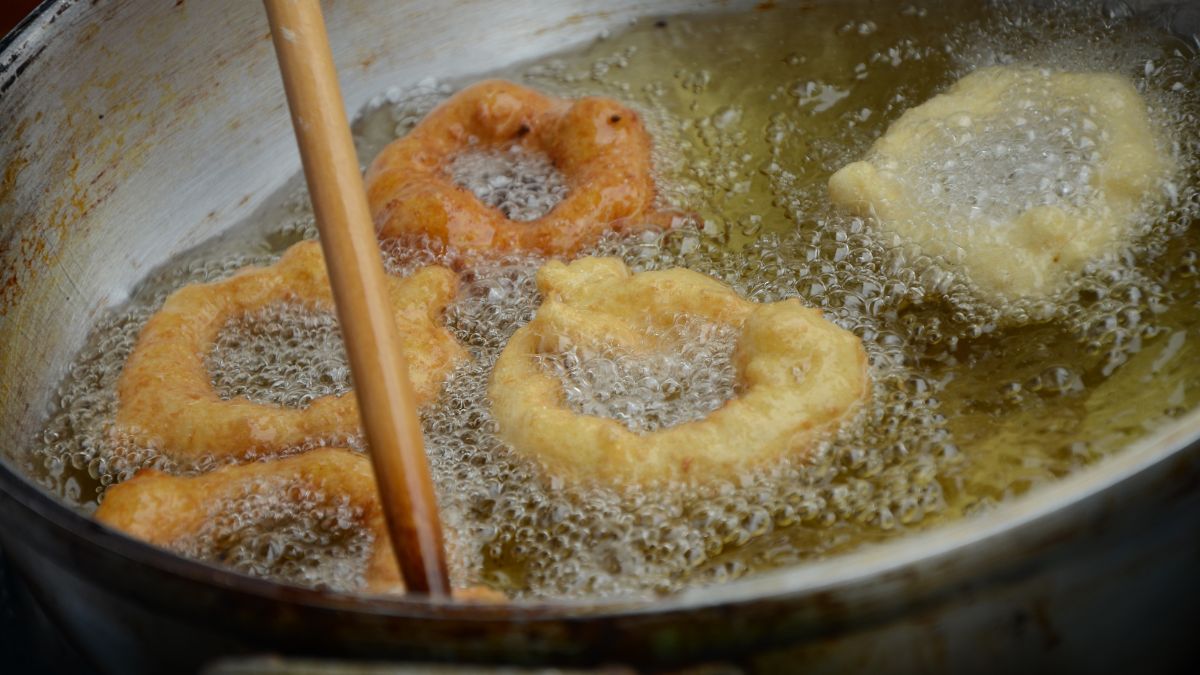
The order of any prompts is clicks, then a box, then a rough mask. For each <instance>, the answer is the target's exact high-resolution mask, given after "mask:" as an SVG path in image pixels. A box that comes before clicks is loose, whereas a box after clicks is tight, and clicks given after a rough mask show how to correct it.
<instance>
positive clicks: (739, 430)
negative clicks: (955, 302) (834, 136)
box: [489, 258, 869, 483]
mask: <svg viewBox="0 0 1200 675" xmlns="http://www.w3.org/2000/svg"><path fill="white" fill-rule="evenodd" d="M537 281H538V287H539V289H540V290H541V292H542V294H543V296H544V297H545V301H544V303H543V304H542V306H541V307H540V308H539V309H538V312H537V315H536V316H535V317H534V319H533V320H532V321H531V322H529V324H527V325H526V326H524V327H523V328H521V329H520V330H518V331H517V332H516V334H514V335H513V337H512V339H511V340H510V341H509V343H508V345H507V346H506V347H505V348H504V351H503V352H502V353H501V355H500V358H499V360H497V362H496V367H495V370H494V371H493V374H492V381H491V383H490V386H489V394H490V396H491V399H492V412H493V415H494V416H495V419H496V421H497V423H498V424H499V427H500V433H501V435H502V436H503V438H504V439H505V440H506V441H508V442H509V443H510V444H511V445H512V447H513V448H514V449H515V450H516V451H517V452H519V453H522V454H525V455H528V456H530V457H532V458H534V459H536V460H539V461H541V462H542V463H543V464H544V465H546V466H547V468H548V469H549V470H550V471H551V472H553V473H556V474H559V475H567V476H571V477H574V478H577V479H583V480H586V479H590V478H596V479H600V480H604V481H610V482H643V483H644V482H649V481H655V480H662V479H668V480H685V481H689V480H705V479H710V478H716V477H719V476H733V475H736V474H737V473H738V472H739V471H741V470H743V469H746V468H749V467H752V466H755V465H759V464H763V463H766V462H769V461H770V460H773V459H777V458H780V457H783V456H786V455H800V456H803V455H805V454H806V453H808V452H810V451H811V449H812V448H813V447H814V444H815V442H816V441H817V440H818V439H819V437H820V435H821V434H823V433H825V432H828V431H830V430H832V429H834V428H836V427H837V425H838V424H839V423H840V422H841V421H842V420H844V419H845V418H846V417H847V416H848V415H849V414H850V413H851V411H852V410H854V409H855V408H856V407H857V405H858V403H859V401H861V400H862V399H863V398H864V397H865V396H866V395H867V392H868V390H869V381H868V378H867V371H866V363H867V361H866V354H865V352H864V351H863V347H862V343H861V341H860V340H859V339H858V338H857V337H855V336H854V335H853V334H851V333H849V332H847V331H845V330H842V329H841V328H839V327H837V326H835V325H834V324H832V323H830V322H829V321H826V320H825V319H823V318H822V317H821V312H820V311H819V310H816V309H808V308H805V307H803V306H801V305H800V303H799V301H797V300H795V299H792V300H785V301H783V302H774V303H768V304H759V303H754V302H750V301H748V300H744V299H743V298H741V297H740V296H738V294H737V293H735V292H734V291H733V290H732V289H730V288H729V287H727V286H725V285H724V284H721V283H720V282H718V281H716V280H714V279H711V278H709V277H706V276H704V275H703V274H699V273H697V272H692V271H690V270H686V269H673V270H668V271H661V272H643V273H640V274H631V273H630V271H629V269H628V268H627V267H626V266H625V264H624V263H622V262H621V261H620V260H617V259H615V258H583V259H580V260H577V261H575V262H573V263H571V264H569V265H567V264H563V263H561V262H557V261H551V262H549V263H547V264H546V265H545V266H544V267H543V268H542V269H541V270H540V271H539V272H538V277H537ZM680 315H689V316H693V317H697V318H702V319H706V320H708V321H712V322H715V323H722V324H727V325H731V326H735V327H737V328H738V329H740V335H739V337H738V342H737V347H736V349H735V352H734V365H735V368H736V369H737V391H738V393H737V395H736V396H735V397H734V398H733V399H732V400H730V401H728V402H727V403H726V404H725V405H724V406H722V407H721V408H720V409H718V410H716V411H714V412H712V413H710V414H709V415H708V416H707V417H705V418H703V419H700V420H696V421H694V422H687V423H684V424H679V425H676V426H674V427H671V428H667V429H662V430H659V431H654V432H649V433H645V434H639V433H636V432H633V431H630V430H629V429H628V428H626V427H625V426H623V425H622V424H621V423H620V422H618V421H616V420H613V419H608V418H602V417H597V416H591V415H581V414H577V413H575V412H573V411H572V410H571V409H570V408H568V406H567V404H566V402H565V396H564V394H563V389H562V384H561V383H560V382H559V380H558V379H556V378H555V377H553V376H551V375H550V374H548V373H547V372H545V371H544V370H543V368H542V367H541V366H540V365H539V364H538V363H537V362H536V360H535V359H536V356H537V355H538V354H546V353H554V352H559V351H562V350H564V349H569V348H583V349H595V348H599V347H600V346H603V345H612V346H615V347H616V348H618V349H621V350H626V351H629V352H634V353H636V352H643V353H644V352H647V351H650V350H655V349H656V348H662V347H660V346H659V345H656V344H655V340H654V338H653V337H650V336H651V335H653V333H654V332H655V331H662V330H665V329H667V328H669V327H670V326H671V325H672V323H674V322H675V321H676V319H677V318H678V317H679V316H680Z"/></svg>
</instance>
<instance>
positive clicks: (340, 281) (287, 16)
mask: <svg viewBox="0 0 1200 675" xmlns="http://www.w3.org/2000/svg"><path fill="white" fill-rule="evenodd" d="M264 4H265V5H266V8H267V17H268V19H269V20H270V23H271V36H272V39H273V40H274V42H275V53H276V55H277V56H278V57H279V68H280V70H281V71H282V73H283V84H284V89H286V90H287V98H288V106H289V107H290V108H291V112H292V125H293V126H294V127H295V130H296V140H297V142H298V144H299V146H300V158H301V160H302V161H303V163H304V176H305V178H306V179H307V181H308V190H309V194H310V195H311V196H312V204H313V210H314V212H315V214H316V218H317V228H318V230H319V231H320V234H321V247H322V249H323V250H324V251H325V264H326V265H327V266H328V268H329V280H330V283H331V285H332V287H333V298H334V302H335V304H336V305H337V313H338V320H339V321H340V322H341V327H342V336H343V339H344V340H345V342H346V353H347V355H348V356H349V359H350V372H351V374H352V375H353V378H354V393H355V395H356V396H357V397H358V404H359V409H360V410H361V414H362V422H363V428H364V429H365V430H366V436H367V444H368V445H369V447H370V450H371V460H372V462H373V464H374V467H375V479H376V482H377V483H378V485H379V497H380V499H381V500H382V503H383V510H384V514H385V516H386V518H387V523H388V531H389V532H390V533H391V539H392V548H393V549H394V551H395V554H396V559H397V561H398V562H399V563H400V571H401V573H402V574H403V575H404V583H405V586H406V587H407V588H408V590H409V591H410V592H418V593H429V594H431V595H435V596H447V595H449V592H450V584H449V577H448V575H447V572H446V558H445V552H444V550H443V542H442V527H441V521H440V520H439V518H438V510H437V495H436V494H435V492H434V488H433V481H432V479H431V478H430V475H429V464H428V462H427V460H426V457H425V448H424V443H423V441H422V439H421V424H420V419H419V417H418V416H417V406H416V399H415V398H414V396H413V391H412V384H411V383H410V382H409V380H408V370H407V366H406V364H405V359H404V354H403V353H402V352H401V347H400V341H399V335H398V333H397V331H396V325H395V321H394V320H393V318H392V315H391V311H390V309H389V308H388V305H387V293H386V291H385V289H384V280H385V276H384V275H385V272H384V270H383V261H382V260H381V258H380V253H379V244H378V242H377V241H376V239H375V229H374V227H373V226H372V223H371V215H370V209H369V208H368V206H367V197H366V191H365V190H364V188H363V181H362V174H361V173H360V171H359V165H358V157H357V156H356V155H355V151H354V144H353V142H352V140H351V138H350V125H349V123H348V121H347V120H346V111H345V108H344V105H345V104H344V103H343V101H342V92H341V89H340V88H339V87H338V81H337V72H336V70H335V69H334V65H333V54H332V53H331V52H330V49H329V37H328V35H327V34H326V32H325V21H324V19H323V18H322V16H321V6H320V4H319V3H318V0H264Z"/></svg>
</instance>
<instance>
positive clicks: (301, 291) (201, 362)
mask: <svg viewBox="0 0 1200 675" xmlns="http://www.w3.org/2000/svg"><path fill="white" fill-rule="evenodd" d="M387 285H388V303H389V305H390V306H391V308H392V311H393V313H394V316H395V319H396V326H397V328H398V329H399V331H400V339H401V343H402V344H403V346H404V355H405V357H406V358H407V360H408V370H409V377H410V378H411V379H412V384H413V389H414V391H415V392H416V394H417V400H418V402H419V403H428V402H430V401H432V400H433V399H434V398H435V397H436V396H437V393H438V391H439V389H440V387H441V384H442V381H443V380H444V379H445V377H446V376H447V375H448V374H449V373H450V371H451V370H452V369H453V368H454V366H455V365H456V364H457V363H459V362H460V361H461V360H463V359H465V358H467V355H466V351H465V350H464V349H463V348H462V346H461V345H459V344H458V342H457V341H456V340H455V339H454V336H452V335H451V334H450V332H449V331H447V330H446V328H445V327H444V326H443V325H442V322H441V313H442V310H443V309H444V308H445V307H446V306H447V305H448V304H449V303H450V302H451V301H452V300H453V299H454V297H455V296H456V294H457V293H458V278H457V277H456V276H455V274H454V273H453V272H451V271H450V270H448V269H445V268H442V267H426V268H424V269H421V270H419V271H417V272H416V273H415V274H413V275H412V276H410V277H407V278H405V279H398V278H395V277H389V278H388V280H387ZM277 302H294V303H298V304H302V305H305V306H310V307H313V308H314V309H324V310H332V308H333V298H332V291H331V290H330V286H329V279H328V276H327V274H326V270H325V263H324V259H323V257H322V255H321V249H320V246H319V245H318V244H317V243H316V242H302V243H299V244H296V245H295V246H293V247H292V248H290V249H288V251H287V252H286V253H284V255H283V257H282V258H280V260H279V262H278V263H276V264H275V265H272V266H270V267H264V268H256V267H251V268H247V269H245V270H242V271H240V272H238V273H237V274H235V275H234V276H232V277H230V278H229V279H226V280H224V281H219V282H216V283H211V284H196V285H192V286H186V287H184V288H181V289H179V290H178V291H176V292H174V293H172V294H171V296H170V297H169V298H167V301H166V303H165V304H164V305H163V307H162V309H160V310H159V311H158V312H157V313H155V314H154V316H152V317H151V318H150V320H149V321H148V322H147V323H146V326H145V327H144V328H143V329H142V332H141V334H140V335H139V336H138V341H137V344H136V346H135V347H134V350H133V353H132V354H130V356H129V360H128V361H127V362H126V363H125V368H124V370H123V371H122V373H121V377H120V380H119V381H118V384H117V394H118V409H117V427H118V429H120V430H121V431H122V432H123V433H127V434H130V435H132V437H133V438H134V439H135V440H137V441H139V442H142V443H146V444H152V445H156V446H158V447H159V448H160V449H161V451H162V452H163V453H164V454H166V455H169V456H172V457H176V458H180V459H192V460H195V459H199V458H202V457H208V456H213V457H238V458H244V457H248V456H253V455H261V454H270V453H272V452H277V451H279V450H282V449H285V448H288V447H293V446H298V445H300V444H302V443H304V442H305V441H310V440H314V439H321V438H331V437H340V436H345V435H349V434H352V433H355V432H356V431H357V430H358V428H359V415H358V405H357V402H356V401H355V399H354V396H353V394H345V395H341V396H323V397H319V398H316V399H314V400H313V401H312V403H311V404H310V405H309V406H308V407H306V408H284V407H280V406H274V405H264V404H260V403H255V402H252V401H250V400H247V399H246V398H243V397H237V398H231V399H228V400H223V399H222V398H221V397H220V396H219V395H218V393H217V391H216V390H215V389H214V388H213V385H212V382H211V379H210V377H209V373H208V368H207V366H206V362H205V361H206V357H207V355H208V353H209V351H210V350H211V349H212V346H213V344H214V342H215V341H216V339H217V336H218V335H219V333H220V331H221V330H222V328H223V327H224V326H225V325H226V324H227V323H228V322H229V321H231V320H233V319H235V318H236V317H238V316H241V315H245V314H247V313H250V312H253V311H255V310H258V309H261V308H263V307H266V306H268V305H270V304H272V303H277Z"/></svg>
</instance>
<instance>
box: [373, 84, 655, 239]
mask: <svg viewBox="0 0 1200 675" xmlns="http://www.w3.org/2000/svg"><path fill="white" fill-rule="evenodd" d="M514 146H518V147H520V148H523V149H525V150H528V151H531V152H535V153H543V154H545V156H547V157H548V158H549V159H550V161H551V162H552V163H553V164H554V166H555V168H557V169H558V170H559V171H561V172H562V173H563V175H564V178H565V179H566V181H567V188H568V192H567V194H566V197H565V198H563V200H562V201H561V202H559V203H558V204H557V205H555V206H554V208H553V209H551V210H550V212H549V213H547V214H546V215H544V216H542V217H541V218H537V219H536V220H532V221H528V222H518V221H514V220H511V219H509V218H508V217H507V216H505V215H504V214H503V213H501V212H500V211H499V210H498V209H495V208H492V207H490V206H488V205H486V204H484V203H482V202H480V201H479V199H477V198H476V197H475V195H474V194H473V193H472V192H471V191H470V190H468V189H466V188H465V187H462V186H459V185H456V184H455V183H454V181H453V180H452V179H451V177H450V176H449V173H448V166H449V164H450V163H451V162H452V161H453V159H454V158H455V157H456V156H457V155H458V154H459V153H463V152H467V151H471V150H478V149H507V148H512V147H514ZM366 183H367V194H368V197H369V199H370V204H371V213H372V217H373V218H374V219H375V226H376V228H377V229H378V230H379V233H380V236H381V237H383V238H391V237H399V236H402V235H418V236H419V235H425V236H429V237H432V238H434V239H437V240H440V241H443V242H445V243H446V244H449V245H450V246H453V247H455V248H456V249H459V250H461V251H472V250H474V251H479V250H497V251H511V250H527V251H537V252H541V253H544V254H548V255H553V254H570V253H574V252H576V251H578V250H579V249H580V248H581V247H583V246H586V245H588V244H590V243H593V242H595V241H596V240H597V239H599V237H600V236H601V235H602V234H603V233H604V232H605V231H608V230H610V229H622V230H630V229H636V228H641V227H646V226H657V225H655V223H657V224H659V225H661V224H669V223H670V222H671V220H670V219H669V218H667V219H664V218H662V217H661V215H660V214H650V213H649V211H650V207H651V201H652V200H653V198H654V182H653V179H652V178H651V161H650V136H649V134H647V133H646V129H645V128H644V127H643V125H642V121H641V119H640V117H639V116H638V114H637V113H636V112H634V111H633V110H630V109H629V108H626V107H625V106H623V105H621V104H620V103H618V102H616V101H613V100H611V99H607V98H598V97H587V98H581V99H578V100H575V101H569V100H565V99H559V98H554V97H550V96H545V95H542V94H540V93H538V92H536V91H534V90H532V89H527V88H525V87H522V86H519V85H516V84H513V83H511V82H504V81H500V80H489V81H485V82H480V83H479V84H476V85H473V86H471V87H468V88H466V89H464V90H462V91H461V92H459V93H458V94H456V95H454V96H453V97H451V98H450V99H449V100H447V101H446V102H445V103H443V104H442V105H440V106H438V107H437V108H436V109H435V110H434V111H433V112H431V113H429V115H428V116H426V117H425V119H424V120H422V122H421V123H420V124H419V125H417V127H416V128H415V129H413V130H412V131H411V132H410V133H409V134H408V135H406V136H404V137H403V138H401V139H398V140H396V141H393V142H392V143H391V144H390V145H388V146H387V147H386V148H384V149H383V151H382V152H380V153H379V156H378V157H376V158H375V161H374V162H372V163H371V167H370V169H368V170H367V175H366Z"/></svg>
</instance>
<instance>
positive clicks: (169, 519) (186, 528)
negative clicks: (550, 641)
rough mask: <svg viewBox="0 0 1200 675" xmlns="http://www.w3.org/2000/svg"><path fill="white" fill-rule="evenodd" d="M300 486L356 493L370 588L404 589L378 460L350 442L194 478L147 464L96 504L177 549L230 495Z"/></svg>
mask: <svg viewBox="0 0 1200 675" xmlns="http://www.w3.org/2000/svg"><path fill="white" fill-rule="evenodd" d="M297 486H302V487H303V488H304V489H307V490H312V491H315V492H320V493H323V494H324V496H325V497H326V498H329V499H346V500H348V503H349V505H350V506H351V507H353V508H354V509H355V511H356V512H357V514H358V518H357V521H358V522H357V525H358V526H359V527H362V528H364V529H366V530H367V531H368V532H369V533H370V534H371V535H372V537H373V539H374V541H373V545H372V548H371V554H370V557H369V558H368V560H367V568H366V572H365V574H364V577H365V580H366V589H367V590H368V591H370V592H373V593H403V592H404V579H403V577H402V576H401V575H400V568H399V566H398V565H397V564H396V557H395V555H394V554H393V552H392V547H391V539H390V537H389V535H388V529H387V524H386V522H385V520H384V514H383V510H382V508H381V506H380V503H379V496H378V491H377V489H376V486H375V475H374V473H373V472H372V470H371V462H370V460H368V459H367V458H366V457H364V456H362V455H359V454H357V453H354V452H351V451H349V450H343V449H329V448H323V449H319V450H313V451H311V452H307V453H304V454H302V455H296V456H293V457H285V458H282V459H275V460H271V461H266V462H254V463H251V464H243V465H240V466H225V467H222V468H219V469H217V470H215V471H211V472H209V473H206V474H202V475H199V476H192V477H186V478H185V477H179V476H171V475H168V474H165V473H162V472H160V471H156V470H153V469H145V470H142V471H139V472H138V474H137V475H136V476H134V477H133V478H131V479H130V480H127V481H125V482H124V483H120V484H118V485H114V486H113V487H111V488H109V489H108V491H107V492H106V493H105V494H104V501H103V502H101V504H100V508H99V509H97V510H96V519H97V520H99V521H100V522H102V523H105V524H106V525H109V526H111V527H114V528H116V529H118V530H121V531H122V532H125V533H126V534H129V535H131V536H133V537H136V538H138V539H141V540H142V541H145V542H147V543H149V544H153V545H155V546H158V547H160V548H165V549H169V550H171V549H177V548H178V544H179V542H181V541H182V540H186V539H187V538H188V537H191V536H195V535H196V534H198V533H199V532H200V531H201V530H202V529H203V527H204V524H205V523H206V522H209V521H210V520H211V519H212V518H213V517H214V516H217V515H219V512H218V511H217V510H218V509H219V508H220V505H221V504H222V502H229V501H231V500H234V499H237V498H238V497H241V496H245V495H247V494H256V493H260V492H261V491H263V490H278V489H283V490H290V489H294V488H296V487H297ZM455 595H456V596H457V597H459V598H461V599H469V598H474V599H479V600H495V599H497V598H502V597H503V596H502V595H500V594H498V593H496V592H495V591H491V590H489V589H485V588H470V589H463V590H460V591H456V592H455Z"/></svg>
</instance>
